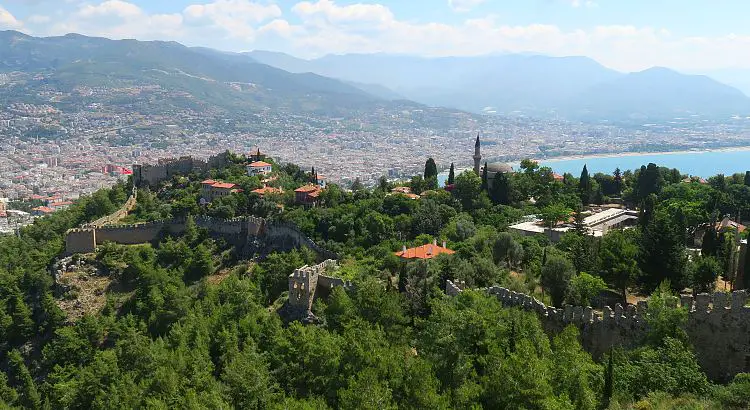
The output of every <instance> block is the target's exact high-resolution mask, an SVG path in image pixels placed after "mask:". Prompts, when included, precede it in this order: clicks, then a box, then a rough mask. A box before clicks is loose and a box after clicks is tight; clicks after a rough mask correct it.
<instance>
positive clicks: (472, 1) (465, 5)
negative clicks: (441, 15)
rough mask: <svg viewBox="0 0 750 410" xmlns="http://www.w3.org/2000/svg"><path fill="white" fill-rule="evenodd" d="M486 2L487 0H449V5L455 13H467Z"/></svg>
mask: <svg viewBox="0 0 750 410" xmlns="http://www.w3.org/2000/svg"><path fill="white" fill-rule="evenodd" d="M484 2H485V0H448V5H449V6H450V7H451V8H452V9H453V10H455V11H458V12H466V11H470V10H471V9H473V8H474V7H476V6H478V5H480V4H482V3H484Z"/></svg>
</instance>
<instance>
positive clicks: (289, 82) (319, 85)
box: [0, 31, 417, 116]
mask: <svg viewBox="0 0 750 410" xmlns="http://www.w3.org/2000/svg"><path fill="white" fill-rule="evenodd" d="M17 71H21V72H24V73H29V74H37V73H39V74H42V77H43V78H44V80H43V81H41V82H36V83H35V82H29V83H28V84H27V85H26V86H27V87H31V88H34V87H46V86H53V87H55V88H56V89H59V90H61V91H71V90H73V89H75V88H76V87H79V86H89V87H98V86H108V87H127V86H132V85H159V86H161V87H162V88H164V89H166V90H170V91H175V92H181V93H184V94H185V95H189V96H190V98H188V100H190V101H187V102H186V101H177V100H176V99H174V100H173V101H165V102H164V104H163V105H165V106H166V108H169V105H170V104H172V105H184V104H193V105H195V106H196V107H194V108H200V106H201V105H204V106H207V107H212V108H219V109H223V110H226V111H232V112H237V111H242V110H263V109H277V110H285V111H289V112H293V113H299V112H302V113H304V112H309V113H316V114H325V115H334V116H336V115H344V114H347V113H352V112H353V111H355V110H371V109H374V108H377V107H382V106H388V107H397V106H400V105H406V106H412V105H413V106H417V104H413V103H411V102H406V101H402V102H392V101H389V100H386V99H383V98H379V97H377V96H374V95H372V94H370V93H368V92H367V91H363V90H362V89H361V88H360V87H357V86H354V85H351V84H348V83H346V82H344V81H340V80H336V79H332V78H328V77H324V76H321V75H318V74H313V73H290V72H287V71H284V70H281V69H279V68H275V67H271V66H269V65H266V64H263V63H259V62H257V61H255V60H253V59H252V58H250V57H248V56H246V55H242V54H236V53H225V52H221V51H216V50H212V49H207V48H190V47H186V46H183V45H181V44H179V43H175V42H163V41H136V40H109V39H106V38H96V37H86V36H82V35H77V34H68V35H65V36H61V37H44V38H39V37H31V36H28V35H25V34H22V33H19V32H16V31H2V32H0V73H3V72H6V73H7V72H17Z"/></svg>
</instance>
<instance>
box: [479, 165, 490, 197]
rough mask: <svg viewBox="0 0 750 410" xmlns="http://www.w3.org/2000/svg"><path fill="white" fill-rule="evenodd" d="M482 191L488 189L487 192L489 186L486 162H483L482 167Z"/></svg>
mask: <svg viewBox="0 0 750 410" xmlns="http://www.w3.org/2000/svg"><path fill="white" fill-rule="evenodd" d="M481 190H482V191H488V193H489V187H488V186H487V163H486V162H485V163H484V168H483V169H482V187H481Z"/></svg>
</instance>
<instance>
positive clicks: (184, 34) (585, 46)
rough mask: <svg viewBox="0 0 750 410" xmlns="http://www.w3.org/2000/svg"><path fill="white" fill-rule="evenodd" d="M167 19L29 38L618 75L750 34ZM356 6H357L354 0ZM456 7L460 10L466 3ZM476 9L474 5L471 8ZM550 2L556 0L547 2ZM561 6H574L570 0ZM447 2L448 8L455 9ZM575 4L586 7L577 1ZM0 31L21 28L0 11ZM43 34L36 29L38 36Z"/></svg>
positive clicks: (471, 22)
mask: <svg viewBox="0 0 750 410" xmlns="http://www.w3.org/2000/svg"><path fill="white" fill-rule="evenodd" d="M203 1H208V2H207V3H202V4H193V5H189V6H188V7H186V8H185V9H183V10H182V11H176V12H174V13H171V14H150V13H148V12H147V11H145V10H143V9H142V8H140V7H138V6H137V5H135V4H134V3H130V2H128V1H125V0H107V1H99V2H98V3H86V4H82V5H79V6H78V7H77V8H75V10H74V11H73V12H71V13H68V14H56V13H53V12H50V14H49V16H52V17H53V20H52V23H50V24H46V23H45V22H46V21H47V19H48V17H47V16H32V17H30V18H29V19H27V21H26V22H27V23H28V24H29V25H31V27H33V28H35V29H36V28H38V30H39V31H37V32H35V33H34V34H42V35H48V34H65V33H69V32H77V33H81V34H87V35H96V36H105V37H110V38H137V39H141V40H154V39H159V40H177V41H181V42H183V43H185V44H188V45H202V46H208V47H214V48H218V49H224V50H234V51H241V50H247V49H263V48H267V49H276V50H281V51H286V52H290V53H292V54H296V55H299V56H303V57H314V56H319V55H323V54H329V53H350V52H357V53H368V52H387V53H403V54H415V55H424V56H451V55H458V56H460V55H480V54H487V53H496V52H500V51H506V52H529V51H532V52H538V53H543V54H549V55H558V56H564V55H585V56H589V57H592V58H594V59H596V60H598V61H599V62H601V63H603V64H605V65H607V66H609V67H613V68H616V69H620V70H639V69H643V68H647V67H650V66H654V65H661V66H668V67H673V68H678V69H710V68H719V67H749V68H750V54H748V53H746V52H744V51H745V50H747V49H748V47H749V46H750V36H742V35H737V34H731V33H728V34H727V35H724V36H715V37H679V36H677V35H675V34H673V33H670V32H669V31H668V30H666V29H665V28H662V27H642V26H634V25H607V26H605V25H602V26H597V27H590V28H585V29H584V28H581V29H562V28H560V27H559V26H557V25H554V24H526V25H513V24H507V23H506V22H504V21H503V20H501V19H500V18H499V17H495V16H486V17H483V18H472V19H465V20H463V21H460V22H457V23H441V22H419V21H410V20H403V19H399V18H398V17H397V16H396V15H395V14H394V13H393V11H392V10H390V9H389V8H388V7H387V6H384V5H382V4H375V3H355V4H341V3H339V2H336V1H333V0H306V1H301V2H298V3H297V4H296V5H294V6H293V7H292V8H291V13H293V14H294V19H292V16H285V15H284V14H283V12H282V10H281V9H280V8H279V7H278V6H276V5H275V4H273V3H270V2H264V1H261V0H256V1H249V0H214V1H209V0H203ZM361 1H364V0H361ZM465 1H466V0H464V5H466V2H465ZM471 1H472V2H473V3H474V4H475V5H476V4H477V3H478V2H477V1H476V0H471ZM555 1H558V0H555ZM559 1H566V2H568V4H573V3H572V0H559ZM458 3H459V1H457V0H454V1H453V3H452V4H454V5H457V4H458ZM580 4H582V5H584V6H585V1H583V0H581V1H580ZM0 28H16V29H19V28H25V26H24V24H23V23H22V22H20V21H18V20H17V19H16V18H15V17H13V16H12V15H11V14H10V13H8V12H7V11H6V10H5V9H2V8H0ZM42 30H43V31H42Z"/></svg>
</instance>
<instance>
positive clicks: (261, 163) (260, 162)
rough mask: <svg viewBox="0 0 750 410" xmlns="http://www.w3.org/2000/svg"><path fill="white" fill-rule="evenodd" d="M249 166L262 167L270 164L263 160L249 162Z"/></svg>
mask: <svg viewBox="0 0 750 410" xmlns="http://www.w3.org/2000/svg"><path fill="white" fill-rule="evenodd" d="M250 166H251V167H253V168H263V167H270V166H271V164H269V163H268V162H265V161H255V162H253V163H251V164H250Z"/></svg>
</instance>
